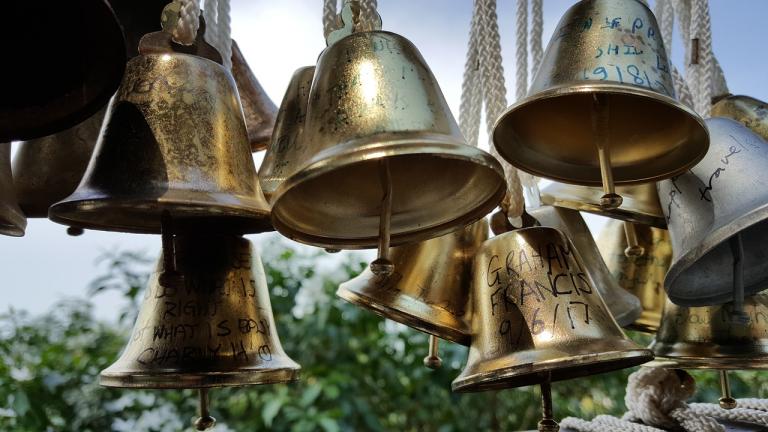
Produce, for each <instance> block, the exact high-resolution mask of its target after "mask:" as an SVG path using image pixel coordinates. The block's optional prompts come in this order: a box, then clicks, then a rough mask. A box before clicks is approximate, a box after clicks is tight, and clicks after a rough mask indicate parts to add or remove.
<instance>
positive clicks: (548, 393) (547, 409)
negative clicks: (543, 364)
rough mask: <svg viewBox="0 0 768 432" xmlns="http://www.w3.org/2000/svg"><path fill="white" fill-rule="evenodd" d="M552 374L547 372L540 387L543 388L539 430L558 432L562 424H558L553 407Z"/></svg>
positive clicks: (540, 431) (541, 431)
mask: <svg viewBox="0 0 768 432" xmlns="http://www.w3.org/2000/svg"><path fill="white" fill-rule="evenodd" d="M551 381H552V375H551V372H547V379H546V380H544V381H543V382H542V383H541V384H539V387H540V388H541V420H539V429H538V430H539V432H557V431H559V430H560V425H559V424H557V422H556V421H555V418H554V414H553V408H552V386H551Z"/></svg>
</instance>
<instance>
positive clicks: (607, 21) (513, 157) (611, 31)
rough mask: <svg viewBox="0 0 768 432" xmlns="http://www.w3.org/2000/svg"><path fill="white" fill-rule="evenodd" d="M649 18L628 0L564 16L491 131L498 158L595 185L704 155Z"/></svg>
mask: <svg viewBox="0 0 768 432" xmlns="http://www.w3.org/2000/svg"><path fill="white" fill-rule="evenodd" d="M670 70H671V69H670V64H669V60H668V59H667V56H666V51H665V49H664V43H663V41H662V38H661V34H660V32H659V27H658V24H657V22H656V18H655V17H654V15H653V13H652V12H651V10H650V9H648V6H646V5H645V4H643V2H641V1H638V0H627V1H614V0H582V1H580V2H578V3H576V4H575V5H574V6H572V7H571V8H570V9H568V10H567V11H566V12H565V15H564V16H563V17H562V18H561V20H560V23H559V24H558V26H557V27H556V29H555V32H554V35H553V36H552V39H551V40H550V42H549V45H548V46H547V50H546V52H545V54H544V58H543V60H542V63H541V67H540V68H539V70H538V72H537V74H536V77H535V78H534V81H533V84H532V85H531V88H530V91H529V93H528V96H527V97H526V98H524V99H522V100H520V101H519V102H517V103H516V104H514V105H513V106H511V107H510V108H509V109H508V110H507V111H506V112H505V113H504V114H502V116H501V117H500V118H499V119H498V121H497V122H496V126H495V128H494V131H493V142H494V144H495V146H496V148H497V149H498V150H499V153H500V154H501V156H502V157H503V158H504V159H506V160H507V161H509V163H511V164H512V165H514V166H515V167H517V168H519V169H521V170H523V171H526V172H529V173H531V174H534V175H536V176H540V177H545V178H550V179H552V180H556V181H560V182H564V183H572V184H580V185H586V186H599V185H602V188H603V194H604V195H603V196H602V197H601V198H600V204H601V206H602V207H604V208H609V209H610V208H617V207H619V206H620V205H621V202H622V199H621V196H620V195H618V194H617V193H616V191H615V187H614V185H615V184H618V185H624V184H634V183H648V182H653V181H656V180H659V179H663V178H669V177H672V176H675V175H677V174H680V173H681V172H683V171H685V170H686V169H688V168H689V167H690V166H692V165H694V164H695V163H696V162H698V161H699V160H700V159H701V158H702V157H703V156H704V154H705V153H706V151H707V145H708V144H707V143H708V137H707V131H706V128H705V127H704V122H703V120H702V119H701V118H700V117H699V116H698V115H697V114H696V113H695V112H693V111H692V110H691V109H690V108H688V107H686V106H685V105H683V104H681V103H680V102H678V101H677V100H675V93H674V89H673V84H672V78H671V75H670Z"/></svg>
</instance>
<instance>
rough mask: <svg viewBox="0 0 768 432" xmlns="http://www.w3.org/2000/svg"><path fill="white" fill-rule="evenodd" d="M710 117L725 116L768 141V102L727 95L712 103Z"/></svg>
mask: <svg viewBox="0 0 768 432" xmlns="http://www.w3.org/2000/svg"><path fill="white" fill-rule="evenodd" d="M712 117H727V118H730V119H733V120H736V121H737V122H739V123H741V124H743V125H744V126H746V127H748V128H750V129H752V131H753V132H755V133H756V134H758V135H760V136H761V137H763V139H764V140H766V141H768V104H766V103H765V102H763V101H761V100H759V99H755V98H752V97H749V96H736V95H728V96H726V97H724V98H722V99H720V100H719V101H717V103H715V104H714V105H712Z"/></svg>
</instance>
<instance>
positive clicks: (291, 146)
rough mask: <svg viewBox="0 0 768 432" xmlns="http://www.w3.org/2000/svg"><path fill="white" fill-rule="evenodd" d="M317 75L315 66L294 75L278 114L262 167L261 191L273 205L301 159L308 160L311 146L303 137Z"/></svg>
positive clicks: (307, 67) (298, 71)
mask: <svg viewBox="0 0 768 432" xmlns="http://www.w3.org/2000/svg"><path fill="white" fill-rule="evenodd" d="M314 74H315V67H314V66H306V67H303V68H299V69H297V70H296V72H294V73H293V76H292V77H291V81H290V82H289V83H288V89H286V91H285V95H284V96H283V101H282V103H281V104H280V110H279V111H278V112H277V120H276V121H275V129H274V132H273V133H272V142H271V143H270V145H269V148H267V151H266V153H264V160H263V161H262V162H261V167H259V181H260V182H261V190H262V191H263V192H264V196H265V197H267V200H269V201H270V202H271V201H272V194H274V193H275V190H277V187H278V186H280V183H282V182H283V181H285V178H286V177H288V176H289V175H291V174H293V173H295V172H296V169H297V168H298V167H297V166H296V161H297V159H302V158H305V157H307V156H306V155H304V153H305V152H306V151H307V150H308V149H309V146H307V145H306V142H304V141H302V140H301V139H300V137H301V133H302V131H303V130H304V124H305V120H306V117H307V102H308V101H309V89H310V87H312V77H313V76H314Z"/></svg>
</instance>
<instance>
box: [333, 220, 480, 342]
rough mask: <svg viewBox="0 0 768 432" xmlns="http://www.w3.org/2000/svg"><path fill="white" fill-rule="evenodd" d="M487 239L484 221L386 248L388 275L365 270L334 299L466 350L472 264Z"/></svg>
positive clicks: (341, 287)
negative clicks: (389, 263)
mask: <svg viewBox="0 0 768 432" xmlns="http://www.w3.org/2000/svg"><path fill="white" fill-rule="evenodd" d="M487 238H488V222H486V221H485V219H481V220H480V221H478V222H475V223H474V224H472V225H470V226H468V227H466V228H462V229H459V230H458V231H455V232H452V233H450V234H445V235H443V236H441V237H437V238H433V239H429V240H426V241H423V242H419V243H411V244H407V245H402V246H398V247H394V248H392V249H391V251H390V254H391V257H390V259H391V260H392V262H393V263H394V265H395V271H394V272H393V273H392V274H391V275H388V276H387V275H375V274H373V272H371V269H370V268H366V269H365V270H363V272H362V273H361V274H360V275H358V276H357V277H355V278H354V279H352V280H350V281H347V282H344V283H343V284H341V285H340V286H339V290H338V291H337V292H336V294H337V295H338V296H339V297H341V298H343V299H344V300H347V301H349V302H350V303H353V304H355V305H358V306H361V307H364V308H366V309H370V310H372V311H374V312H376V313H378V314H379V315H381V316H383V317H385V318H388V319H391V320H393V321H397V322H400V323H402V324H405V325H407V326H409V327H413V328H415V329H418V330H421V331H423V332H426V333H430V334H433V335H435V336H438V337H440V338H442V339H447V340H450V341H453V342H458V343H462V344H464V345H469V342H470V340H469V339H470V338H469V317H470V315H471V314H470V311H469V309H468V307H469V290H470V285H471V283H472V259H473V258H474V256H475V252H476V251H477V248H478V247H480V245H481V244H482V243H483V242H484V241H485V240H486V239H487Z"/></svg>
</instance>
